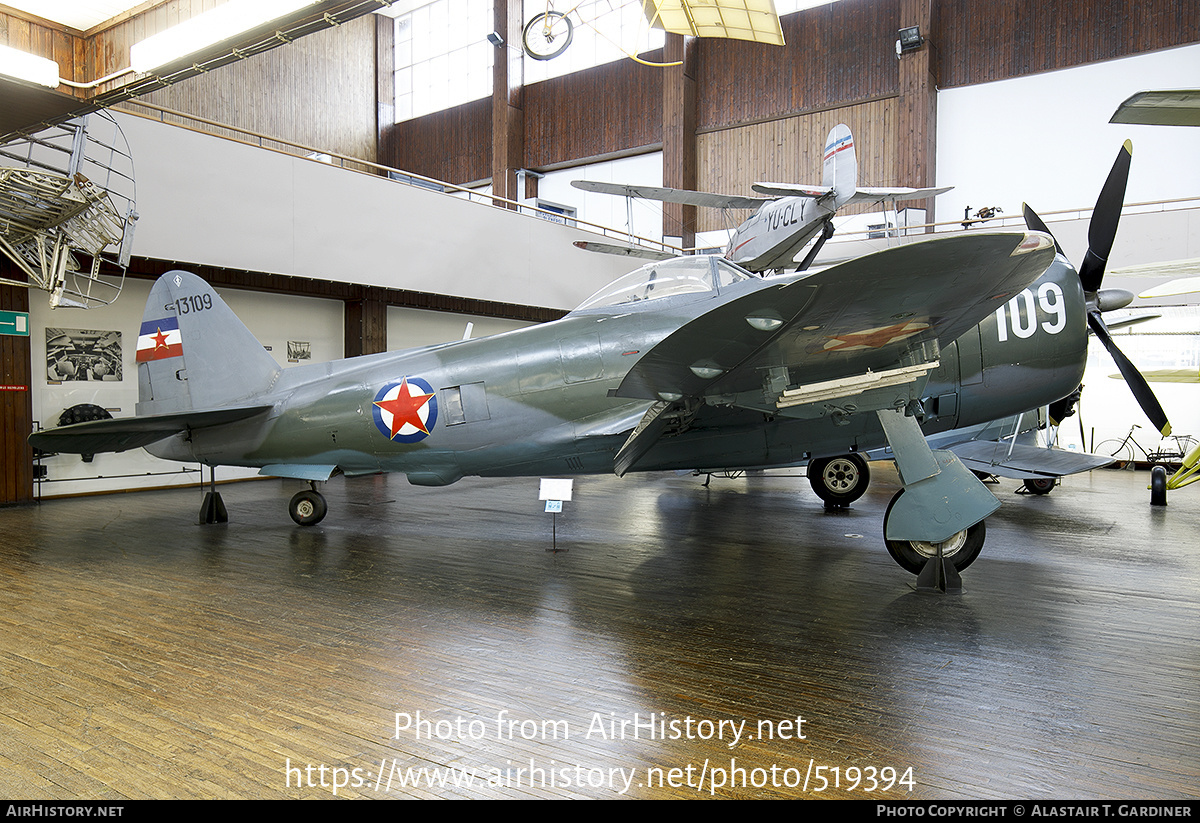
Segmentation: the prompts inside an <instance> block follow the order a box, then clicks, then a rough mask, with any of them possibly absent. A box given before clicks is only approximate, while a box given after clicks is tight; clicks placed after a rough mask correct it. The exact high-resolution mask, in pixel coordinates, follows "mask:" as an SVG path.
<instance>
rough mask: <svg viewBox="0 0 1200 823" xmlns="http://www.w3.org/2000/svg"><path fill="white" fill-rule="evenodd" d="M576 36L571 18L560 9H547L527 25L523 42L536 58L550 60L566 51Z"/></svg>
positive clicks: (527, 52) (530, 53) (527, 51)
mask: <svg viewBox="0 0 1200 823" xmlns="http://www.w3.org/2000/svg"><path fill="white" fill-rule="evenodd" d="M574 36H575V27H574V24H572V23H571V18H569V17H567V16H566V15H565V14H563V13H562V12H560V11H545V12H542V13H541V14H539V15H537V16H536V17H534V18H533V19H532V20H530V21H529V22H528V23H527V24H526V25H525V31H524V33H523V34H522V35H521V43H522V44H523V45H524V46H525V53H526V54H528V55H529V56H530V57H532V58H533V59H534V60H550V59H551V58H554V57H558V56H559V55H560V54H562V53H563V52H564V51H566V50H567V46H569V45H571V38H572V37H574Z"/></svg>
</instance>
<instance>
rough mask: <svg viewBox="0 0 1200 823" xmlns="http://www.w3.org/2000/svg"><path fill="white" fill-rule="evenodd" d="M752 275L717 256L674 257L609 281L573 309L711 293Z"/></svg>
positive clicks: (649, 264) (578, 309)
mask: <svg viewBox="0 0 1200 823" xmlns="http://www.w3.org/2000/svg"><path fill="white" fill-rule="evenodd" d="M751 279H753V276H752V275H750V274H748V273H747V272H745V271H743V270H742V269H740V268H738V267H737V266H735V265H734V264H732V263H730V262H729V261H728V260H725V259H723V258H721V257H710V256H694V257H677V258H675V259H673V260H662V261H656V262H654V263H647V264H646V265H645V266H642V267H641V268H640V269H636V270H635V271H631V272H630V273H629V274H626V275H624V276H623V277H618V278H617V279H616V280H614V281H612V282H611V283H609V284H608V285H607V286H605V287H604V288H602V289H600V291H598V292H596V293H595V294H593V295H592V296H591V297H589V298H588V299H587V300H585V301H583V302H582V303H581V304H579V306H578V307H576V309H575V311H583V310H584V309H596V308H604V307H606V306H621V305H625V304H632V303H639V302H641V301H643V300H657V299H660V298H663V297H674V296H676V295H679V294H695V293H698V292H712V293H714V294H716V293H717V292H719V291H720V290H721V289H722V288H725V287H727V286H730V285H732V284H734V283H737V282H740V281H742V280H751Z"/></svg>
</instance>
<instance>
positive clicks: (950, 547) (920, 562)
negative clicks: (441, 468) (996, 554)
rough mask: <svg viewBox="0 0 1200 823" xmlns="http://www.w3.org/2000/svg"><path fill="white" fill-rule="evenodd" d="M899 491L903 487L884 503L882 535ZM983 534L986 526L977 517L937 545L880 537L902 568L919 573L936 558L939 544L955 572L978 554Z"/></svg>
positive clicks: (943, 555)
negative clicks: (970, 524)
mask: <svg viewBox="0 0 1200 823" xmlns="http://www.w3.org/2000/svg"><path fill="white" fill-rule="evenodd" d="M902 494H904V489H901V490H900V491H898V492H896V495H895V496H894V497H893V498H892V502H890V503H888V507H887V511H886V512H885V513H884V515H883V531H884V534H887V522H888V516H889V515H891V513H892V507H893V506H895V505H896V501H897V500H899V499H900V495H902ZM986 536H987V529H986V528H985V526H984V524H983V521H982V520H980V521H979V522H978V523H976V524H975V525H974V526H970V527H968V528H966V529H964V530H962V531H960V532H957V533H955V534H952V535H950V537H949V538H948V539H946V540H944V541H942V542H941V543H940V544H939V543H931V542H928V541H925V540H888V539H886V538H884V543H886V544H887V550H888V553H889V554H890V555H891V556H892V559H893V560H895V561H896V562H897V563H899V564H900V566H901V567H902V568H903V569H904V570H905V571H908V572H911V573H913V574H920V573H921V570H922V569H923V568H924V567H925V564H926V562H928V561H929V560H930V559H931V558H934V557H937V552H938V547H939V546H940V547H941V550H942V557H944V558H945V559H946V560H949V561H950V562H951V563H952V564H953V565H954V568H955V569H957V570H958V571H962V570H964V569H965V568H967V566H970V565H971V564H972V563H974V562H975V558H976V557H979V552H980V551H982V550H983V541H984V538H985V537H986Z"/></svg>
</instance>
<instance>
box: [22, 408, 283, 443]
mask: <svg viewBox="0 0 1200 823" xmlns="http://www.w3.org/2000/svg"><path fill="white" fill-rule="evenodd" d="M271 408H272V407H271V406H231V407H229V408H224V409H212V410H209V411H188V412H178V413H172V414H154V415H146V416H145V417H118V418H114V419H111V420H91V421H89V422H87V423H75V424H73V425H70V426H59V427H58V428H54V429H46V430H45V431H40V432H34V433H33V434H31V435H30V436H29V444H30V445H31V446H33V447H34V448H35V449H41V450H42V451H44V452H66V453H67V454H103V453H105V452H123V451H127V450H129V449H138V448H141V447H142V446H149V445H150V444H151V443H157V442H158V441H159V440H162V439H164V438H167V437H170V436H171V435H173V434H178V433H179V432H182V431H186V430H188V429H199V428H204V427H206V426H220V425H223V424H225V423H235V422H237V421H238V420H245V419H247V418H250V417H254V416H255V415H257V414H262V413H264V412H267V411H270V410H271Z"/></svg>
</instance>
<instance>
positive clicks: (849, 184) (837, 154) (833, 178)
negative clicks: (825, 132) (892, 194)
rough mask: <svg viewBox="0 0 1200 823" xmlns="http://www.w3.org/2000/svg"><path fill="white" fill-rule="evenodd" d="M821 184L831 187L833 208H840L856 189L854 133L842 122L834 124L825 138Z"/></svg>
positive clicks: (856, 170)
mask: <svg viewBox="0 0 1200 823" xmlns="http://www.w3.org/2000/svg"><path fill="white" fill-rule="evenodd" d="M823 174H824V176H823V178H822V181H821V182H822V185H824V186H825V187H826V188H830V189H833V199H834V208H841V207H842V206H844V205H845V204H846V203H848V202H849V201H850V198H852V197H854V193H855V192H856V191H857V190H858V157H857V156H856V155H855V153H854V135H853V134H851V133H850V127H849V126H847V125H845V124H844V123H838V124H837V125H836V126H834V127H833V128H832V129H831V130H830V132H829V136H828V137H827V138H825V165H824V172H823Z"/></svg>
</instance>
